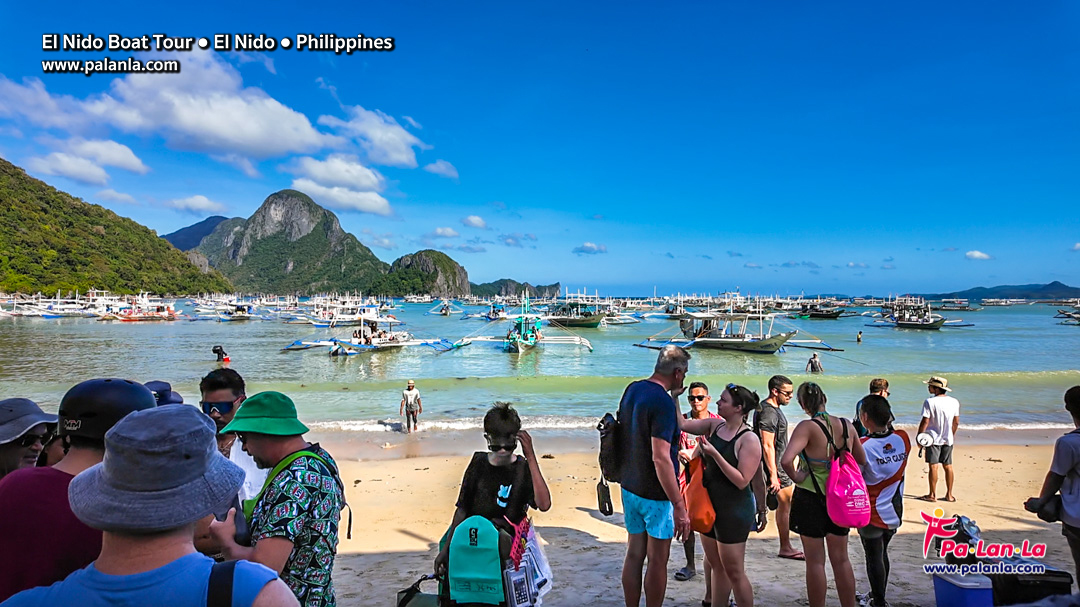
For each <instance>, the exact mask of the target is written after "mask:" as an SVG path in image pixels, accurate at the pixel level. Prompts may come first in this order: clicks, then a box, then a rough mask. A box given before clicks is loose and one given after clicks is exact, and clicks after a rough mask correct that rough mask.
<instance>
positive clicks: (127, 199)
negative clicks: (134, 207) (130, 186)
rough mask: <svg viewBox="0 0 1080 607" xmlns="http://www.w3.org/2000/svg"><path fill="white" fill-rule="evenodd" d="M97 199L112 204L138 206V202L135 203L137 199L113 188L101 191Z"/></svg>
mask: <svg viewBox="0 0 1080 607" xmlns="http://www.w3.org/2000/svg"><path fill="white" fill-rule="evenodd" d="M97 197H98V198H100V199H102V200H108V201H110V202H120V203H123V204H138V203H137V202H135V197H134V196H132V195H131V194H125V193H123V192H117V191H116V190H114V189H112V188H109V189H106V190H101V191H100V192H98V193H97Z"/></svg>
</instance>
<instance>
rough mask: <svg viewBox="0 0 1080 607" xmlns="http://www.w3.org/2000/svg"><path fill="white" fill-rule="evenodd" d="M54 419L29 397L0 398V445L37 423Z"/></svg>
mask: <svg viewBox="0 0 1080 607" xmlns="http://www.w3.org/2000/svg"><path fill="white" fill-rule="evenodd" d="M56 419H57V418H56V416H55V415H53V414H51V413H46V412H44V411H42V410H41V407H39V406H38V405H37V403H35V402H34V401H32V400H30V399H29V398H5V399H4V400H0V445H3V444H7V443H10V442H11V441H13V440H15V439H17V438H19V437H20V436H22V435H23V434H26V431H27V430H29V429H30V428H33V427H34V426H36V425H38V424H55V423H56Z"/></svg>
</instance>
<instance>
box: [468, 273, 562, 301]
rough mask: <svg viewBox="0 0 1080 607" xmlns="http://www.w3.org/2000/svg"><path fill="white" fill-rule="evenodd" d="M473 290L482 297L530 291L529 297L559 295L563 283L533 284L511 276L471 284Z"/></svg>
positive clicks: (506, 295)
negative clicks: (519, 280)
mask: <svg viewBox="0 0 1080 607" xmlns="http://www.w3.org/2000/svg"><path fill="white" fill-rule="evenodd" d="M470 288H471V291H472V294H473V295H477V296H480V297H493V296H495V295H499V296H502V297H508V296H515V295H521V293H522V292H523V291H524V292H528V294H529V297H558V296H559V295H561V294H562V284H561V283H555V284H550V285H538V286H535V287H534V286H532V285H531V284H529V283H527V282H526V283H520V282H518V281H516V280H512V279H510V278H502V279H499V280H496V281H494V282H485V283H483V284H475V283H474V284H471V285H470Z"/></svg>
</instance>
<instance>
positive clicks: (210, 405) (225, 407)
mask: <svg viewBox="0 0 1080 607" xmlns="http://www.w3.org/2000/svg"><path fill="white" fill-rule="evenodd" d="M240 398H241V397H240V396H237V397H236V398H234V399H232V400H227V401H223V402H218V403H214V402H209V401H205V400H203V401H199V406H200V407H202V411H203V413H205V414H207V415H210V414H211V413H213V412H214V411H217V412H218V415H228V414H229V412H230V411H232V410H233V407H235V406H236V401H238V400H240Z"/></svg>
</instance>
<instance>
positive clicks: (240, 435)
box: [236, 432, 248, 445]
mask: <svg viewBox="0 0 1080 607" xmlns="http://www.w3.org/2000/svg"><path fill="white" fill-rule="evenodd" d="M247 439H248V437H247V436H245V435H244V433H243V432H237V433H236V440H238V441H240V444H241V445H243V444H246V443H247Z"/></svg>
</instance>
